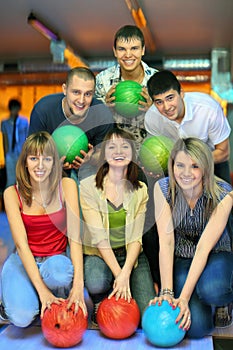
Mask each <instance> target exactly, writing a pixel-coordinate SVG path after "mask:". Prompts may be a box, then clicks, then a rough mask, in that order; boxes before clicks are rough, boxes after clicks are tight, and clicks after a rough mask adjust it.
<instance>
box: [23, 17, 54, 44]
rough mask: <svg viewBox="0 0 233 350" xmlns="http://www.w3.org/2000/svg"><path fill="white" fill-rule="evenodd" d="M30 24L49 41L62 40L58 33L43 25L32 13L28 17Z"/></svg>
mask: <svg viewBox="0 0 233 350" xmlns="http://www.w3.org/2000/svg"><path fill="white" fill-rule="evenodd" d="M27 20H28V23H29V24H30V25H31V26H32V27H33V28H35V29H36V30H37V31H38V32H40V33H41V34H42V35H43V36H45V37H46V38H47V39H49V40H60V38H59V36H58V34H57V33H55V32H54V31H53V30H51V29H50V28H49V27H48V26H47V25H45V24H44V23H42V22H41V21H40V20H39V19H38V18H37V17H36V16H35V15H34V14H33V13H32V12H31V13H30V15H29V16H28V19H27Z"/></svg>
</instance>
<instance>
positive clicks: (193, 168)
mask: <svg viewBox="0 0 233 350" xmlns="http://www.w3.org/2000/svg"><path fill="white" fill-rule="evenodd" d="M173 169H174V176H175V180H176V182H177V183H178V185H179V186H180V187H181V188H182V189H183V190H184V191H190V190H192V191H194V190H195V192H196V191H197V192H199V191H202V188H203V185H202V178H203V172H202V170H201V169H200V168H199V166H198V165H197V164H196V163H195V162H194V161H193V160H192V159H191V158H190V156H189V155H188V154H186V153H185V152H184V151H180V152H178V153H177V155H176V158H175V161H174V167H173Z"/></svg>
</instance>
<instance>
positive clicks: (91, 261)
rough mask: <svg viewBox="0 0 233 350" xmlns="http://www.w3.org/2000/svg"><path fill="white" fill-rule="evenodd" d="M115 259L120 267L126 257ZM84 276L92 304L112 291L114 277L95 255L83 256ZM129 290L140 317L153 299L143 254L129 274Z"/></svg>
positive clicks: (153, 294) (149, 275)
mask: <svg viewBox="0 0 233 350" xmlns="http://www.w3.org/2000/svg"><path fill="white" fill-rule="evenodd" d="M116 258H117V261H118V263H119V265H120V266H121V267H122V266H123V265H124V263H125V259H126V256H125V255H123V256H117V257H116ZM84 276H85V286H86V288H87V290H88V293H89V295H90V297H91V298H92V301H93V302H94V303H98V302H100V301H101V300H102V299H103V298H104V297H106V296H108V295H109V293H110V292H111V291H112V285H113V282H114V276H113V274H112V271H111V270H110V268H109V267H108V266H107V265H106V263H105V262H104V260H103V259H101V258H100V257H98V256H95V255H86V256H85V260H84ZM130 288H131V293H132V297H133V298H134V299H135V300H136V302H137V304H138V306H139V309H140V312H141V315H142V313H143V311H144V309H145V308H146V306H147V305H148V303H149V301H150V300H151V299H153V298H154V297H155V290H154V285H153V280H152V276H151V272H150V267H149V264H148V261H147V258H146V256H145V254H144V253H141V254H140V255H139V257H138V266H137V267H136V268H134V269H133V270H132V272H131V276H130Z"/></svg>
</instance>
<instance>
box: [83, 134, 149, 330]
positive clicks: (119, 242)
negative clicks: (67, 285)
mask: <svg viewBox="0 0 233 350" xmlns="http://www.w3.org/2000/svg"><path fill="white" fill-rule="evenodd" d="M135 159H136V154H135V150H134V141H133V139H132V137H131V136H130V135H129V134H128V133H126V132H124V131H122V130H119V129H114V130H112V131H111V132H109V133H108V134H107V135H106V137H105V140H104V142H103V144H102V148H101V154H100V162H101V163H100V164H101V165H100V168H99V170H98V172H97V175H96V176H90V177H88V178H86V179H84V180H82V181H81V183H80V201H81V208H82V212H83V218H84V253H85V260H84V276H85V286H86V287H87V290H88V292H89V294H90V296H91V298H92V300H93V303H94V313H93V318H92V321H93V323H96V320H95V316H96V311H97V308H98V305H99V302H100V301H101V300H102V299H103V298H104V297H105V296H107V295H108V296H109V297H116V299H117V300H118V299H119V298H124V299H126V300H128V301H130V299H131V297H133V298H134V299H135V300H136V302H137V303H138V306H139V308H140V311H141V313H142V312H143V310H144V308H145V307H146V306H147V304H148V302H149V300H150V298H151V297H154V296H155V291H154V287H153V281H152V277H151V273H150V268H149V265H148V261H147V259H146V256H145V254H144V253H143V251H142V234H143V226H144V220H145V210H146V204H147V200H148V194H147V187H146V185H145V184H144V183H142V182H140V181H138V179H137V165H136V163H135Z"/></svg>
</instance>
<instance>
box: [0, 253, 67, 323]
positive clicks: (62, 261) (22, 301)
mask: <svg viewBox="0 0 233 350" xmlns="http://www.w3.org/2000/svg"><path fill="white" fill-rule="evenodd" d="M35 259H36V261H37V266H38V268H39V271H40V275H41V277H42V279H43V281H44V283H45V284H46V286H47V287H48V288H49V289H50V290H51V291H52V293H53V294H54V295H55V296H57V297H61V298H67V296H68V295H69V291H70V289H71V286H72V280H73V265H72V262H71V260H70V259H69V258H68V257H66V256H65V255H62V254H61V255H54V256H51V257H46V258H35ZM1 283H2V301H3V305H4V309H5V313H6V315H7V317H8V319H9V320H10V322H11V323H13V324H14V325H16V326H18V327H27V326H28V325H30V324H31V323H32V321H33V320H34V319H35V318H36V316H37V315H39V313H40V300H39V297H38V293H37V291H36V290H35V288H34V286H33V285H32V283H31V281H30V279H29V277H28V275H27V272H26V271H25V269H24V266H23V264H22V261H21V259H20V257H19V255H18V254H17V253H16V254H15V253H12V254H11V255H10V256H9V257H8V259H7V260H6V261H5V263H4V265H3V269H2V274H1Z"/></svg>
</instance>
